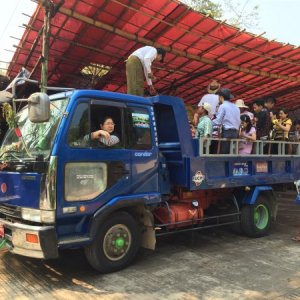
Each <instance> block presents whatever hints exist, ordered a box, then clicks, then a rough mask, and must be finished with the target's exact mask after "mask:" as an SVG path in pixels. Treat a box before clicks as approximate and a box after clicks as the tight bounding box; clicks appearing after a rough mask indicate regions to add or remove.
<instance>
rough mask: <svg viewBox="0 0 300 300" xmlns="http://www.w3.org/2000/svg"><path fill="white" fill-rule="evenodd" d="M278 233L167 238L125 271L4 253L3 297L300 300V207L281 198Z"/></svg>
mask: <svg viewBox="0 0 300 300" xmlns="http://www.w3.org/2000/svg"><path fill="white" fill-rule="evenodd" d="M279 196H280V208H279V216H278V221H277V223H276V225H275V226H274V227H273V229H272V233H271V235H269V236H267V237H264V238H260V239H250V238H247V237H244V236H239V235H236V234H234V233H232V232H230V231H227V230H225V229H214V230H212V229H211V230H206V231H202V232H199V231H198V232H194V233H185V234H180V235H174V236H170V237H164V238H161V239H159V241H158V245H157V250H156V251H155V252H152V251H141V252H140V253H139V255H138V258H137V260H136V261H135V263H134V264H133V265H132V266H130V267H129V268H127V269H125V270H122V271H120V272H118V273H113V274H107V275H101V274H98V273H96V272H95V271H94V270H92V269H91V268H90V267H89V266H88V264H87V262H86V260H85V258H84V255H83V253H82V251H79V250H76V251H75V250H74V251H67V252H64V253H63V256H62V258H60V259H59V260H54V261H39V260H35V259H29V258H24V257H19V256H15V255H12V254H10V253H8V252H6V251H1V252H0V257H1V261H2V263H1V266H0V295H1V299H14V300H15V299H43V300H48V299H68V300H70V299H72V300H73V299H81V300H83V299H104V300H106V299H109V300H127V299H128V300H129V299H130V300H135V299H142V300H144V299H145V300H148V299H149V300H153V299H159V300H165V299H166V300H169V299H170V300H171V299H172V300H173V299H180V300H181V299H183V300H195V299H204V300H208V299H213V300H218V299H222V300H223V299H229V300H234V299H239V300H240V299H251V300H253V299H300V243H297V242H293V241H292V240H291V237H292V236H294V235H295V234H296V233H297V231H298V228H297V225H299V228H300V206H296V204H294V202H293V200H292V198H294V194H293V193H291V192H288V193H285V194H279Z"/></svg>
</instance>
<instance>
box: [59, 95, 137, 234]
mask: <svg viewBox="0 0 300 300" xmlns="http://www.w3.org/2000/svg"><path fill="white" fill-rule="evenodd" d="M76 103H77V105H76V107H74V109H73V110H72V111H70V115H71V116H72V117H71V118H70V120H69V124H68V126H66V130H65V132H64V138H63V141H62V143H59V146H58V147H59V149H58V150H57V153H59V156H58V158H57V161H58V163H57V169H58V172H57V174H58V183H59V184H58V185H57V198H58V199H57V202H58V205H57V208H58V209H57V217H58V220H59V219H60V218H62V217H63V216H66V214H73V217H74V216H75V215H76V213H77V215H78V217H79V216H80V218H82V217H83V216H84V215H92V214H93V213H94V212H95V211H96V210H97V209H98V208H100V207H101V206H103V205H104V204H105V203H107V202H108V201H110V200H111V199H113V198H114V197H117V196H119V195H124V194H128V193H130V192H131V157H132V151H131V150H130V149H127V148H126V141H125V132H124V128H125V125H124V123H125V110H126V106H125V104H124V103H122V102H118V101H115V102H114V101H106V100H89V99H82V100H80V99H78V101H76ZM107 118H109V119H110V122H111V123H114V130H113V132H111V133H110V135H111V136H112V135H114V136H115V137H117V139H118V140H119V142H118V143H117V144H114V145H107V144H105V143H103V140H102V142H101V139H93V135H92V134H91V133H93V132H97V131H99V130H100V129H101V124H102V123H103V122H104V120H105V119H107ZM74 213H75V215H74ZM62 220H63V218H62ZM64 222H65V218H64ZM61 230H62V231H63V229H61Z"/></svg>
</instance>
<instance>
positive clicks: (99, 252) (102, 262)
mask: <svg viewBox="0 0 300 300" xmlns="http://www.w3.org/2000/svg"><path fill="white" fill-rule="evenodd" d="M139 247H140V230H139V227H138V224H137V222H136V221H135V219H134V218H133V217H132V216H131V215H130V214H129V213H127V212H117V213H115V214H113V215H111V216H110V217H109V219H107V220H106V221H104V222H103V223H101V224H100V225H99V227H98V230H97V234H96V236H95V239H94V241H93V242H92V244H91V245H89V246H88V247H86V248H85V254H86V257H87V260H88V261H89V263H90V264H91V266H92V267H93V268H94V269H96V270H97V271H99V272H103V273H108V272H114V271H117V270H120V269H123V268H125V267H126V266H127V265H129V264H130V263H131V261H132V260H133V259H134V257H135V256H136V254H137V251H138V249H139Z"/></svg>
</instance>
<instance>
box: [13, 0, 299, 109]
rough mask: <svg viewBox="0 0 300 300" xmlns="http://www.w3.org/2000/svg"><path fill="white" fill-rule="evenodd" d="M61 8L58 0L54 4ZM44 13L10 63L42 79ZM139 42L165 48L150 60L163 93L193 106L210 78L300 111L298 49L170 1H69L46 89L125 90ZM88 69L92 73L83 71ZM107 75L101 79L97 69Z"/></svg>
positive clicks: (56, 22) (53, 44) (58, 19)
mask: <svg viewBox="0 0 300 300" xmlns="http://www.w3.org/2000/svg"><path fill="white" fill-rule="evenodd" d="M53 2H54V3H58V2H59V0H54V1H53ZM43 20H44V10H43V8H42V7H40V6H39V7H38V8H37V10H36V12H35V13H34V15H33V16H32V17H31V20H30V22H29V24H28V27H27V29H26V31H25V33H24V35H23V37H22V40H21V41H20V44H19V47H18V48H17V51H16V52H15V54H14V57H13V60H12V62H11V64H10V66H9V72H8V74H9V76H11V77H13V76H15V75H16V74H17V73H18V72H19V71H20V68H21V67H22V66H24V67H26V68H27V69H28V70H29V71H33V74H32V77H31V78H33V79H38V80H39V79H40V64H39V63H38V62H39V58H40V57H41V44H42V41H41V39H39V38H38V32H39V30H40V29H41V27H42V26H43ZM143 45H153V46H155V47H164V48H165V49H166V50H167V52H168V53H167V55H166V58H165V63H164V64H160V63H155V64H154V65H153V70H154V73H155V76H156V77H158V78H159V80H158V81H157V82H156V83H155V87H156V88H157V90H158V91H159V92H160V93H164V94H172V95H177V96H179V97H181V98H182V99H183V100H184V101H185V102H186V103H192V104H193V103H197V102H198V101H199V98H200V97H201V96H202V95H203V94H204V93H205V92H206V88H207V86H208V84H209V82H210V81H211V80H212V79H214V78H215V79H218V80H219V81H220V82H221V84H222V86H226V87H228V88H230V89H231V91H232V94H233V95H234V96H235V98H236V99H237V98H243V99H244V100H245V102H246V103H248V104H249V103H251V102H252V101H253V100H254V99H256V98H259V97H265V96H267V95H274V96H275V97H277V99H278V100H279V105H283V106H286V107H289V108H291V109H296V108H297V107H298V106H299V107H300V49H299V48H298V47H294V46H292V45H289V44H281V43H278V42H276V41H269V40H267V39H265V38H263V37H262V36H255V35H252V34H249V33H247V32H245V31H242V30H239V29H237V28H235V27H232V26H229V25H227V24H225V23H223V22H220V21H216V20H214V19H211V18H209V17H208V16H205V15H203V14H200V13H198V12H195V11H193V10H192V9H190V8H189V7H187V6H186V5H184V4H182V3H180V2H178V1H175V0H110V1H107V0H68V1H65V4H63V5H62V6H61V7H60V8H59V9H58V11H57V13H56V14H55V16H54V17H53V18H52V21H51V38H50V55H49V82H48V83H49V84H48V85H51V86H63V87H76V88H87V87H91V86H93V87H94V88H97V89H106V90H112V91H117V92H122V93H125V92H126V78H125V64H124V60H125V59H126V58H127V57H128V55H129V54H130V53H131V52H132V51H134V50H135V49H137V48H139V47H141V46H143ZM91 64H93V65H94V66H97V68H96V69H95V68H94V69H93V70H92V68H91V67H90V70H91V71H92V73H93V74H94V76H88V75H83V74H82V72H81V70H82V69H83V68H84V67H86V66H90V65H91ZM100 65H102V67H103V69H107V70H109V71H108V73H107V74H106V75H104V76H102V77H98V76H96V75H100V74H101V72H100V71H99V66H100Z"/></svg>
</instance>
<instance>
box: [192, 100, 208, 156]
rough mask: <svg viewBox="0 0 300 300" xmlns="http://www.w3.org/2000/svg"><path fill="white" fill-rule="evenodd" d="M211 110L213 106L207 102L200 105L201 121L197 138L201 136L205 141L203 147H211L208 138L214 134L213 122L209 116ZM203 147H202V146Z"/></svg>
mask: <svg viewBox="0 0 300 300" xmlns="http://www.w3.org/2000/svg"><path fill="white" fill-rule="evenodd" d="M210 111H211V106H210V104H209V103H207V102H203V103H202V104H201V105H200V106H199V107H198V115H199V117H200V118H199V123H198V125H197V131H196V135H195V137H196V138H201V139H202V141H203V148H204V149H207V150H208V149H209V146H210V143H209V142H207V138H210V137H211V135H212V122H211V119H210V118H209V116H208V115H209V113H210ZM201 148H202V147H201Z"/></svg>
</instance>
